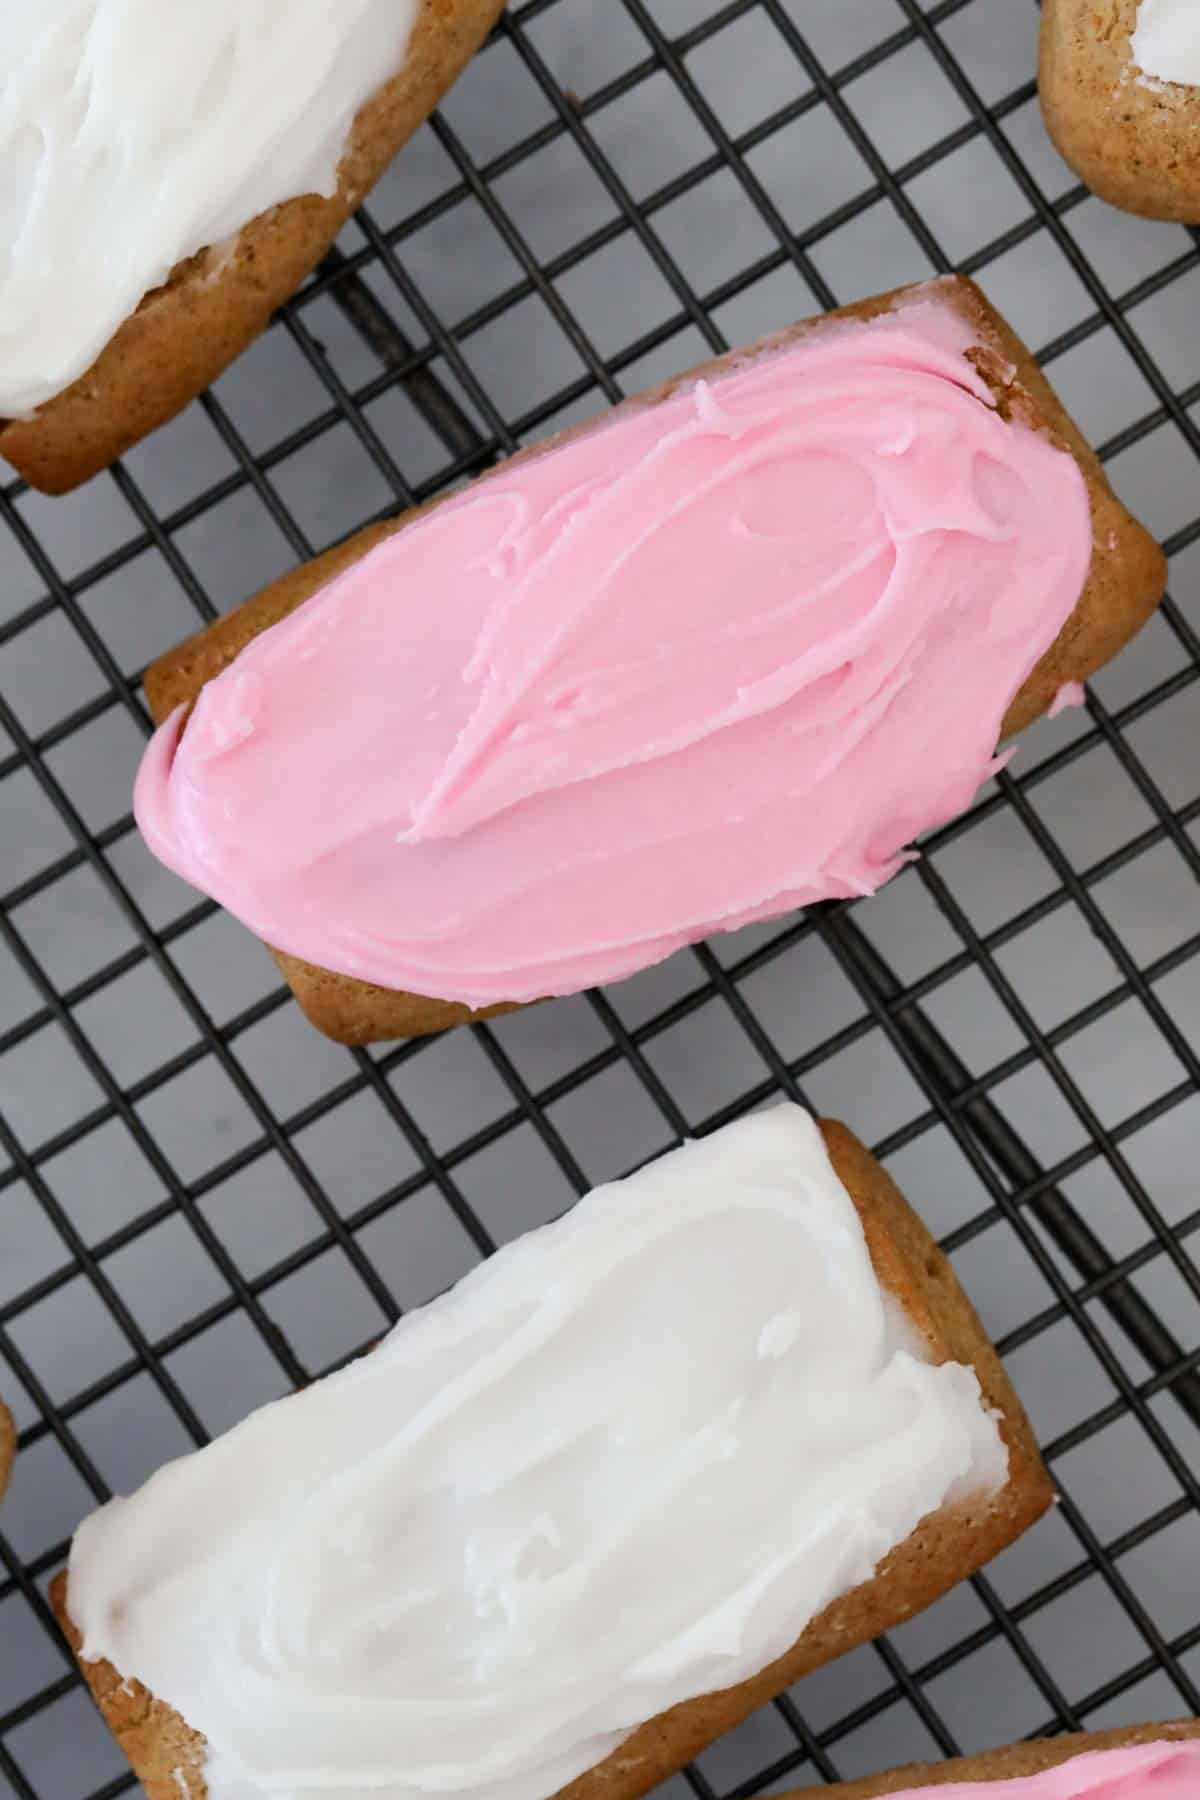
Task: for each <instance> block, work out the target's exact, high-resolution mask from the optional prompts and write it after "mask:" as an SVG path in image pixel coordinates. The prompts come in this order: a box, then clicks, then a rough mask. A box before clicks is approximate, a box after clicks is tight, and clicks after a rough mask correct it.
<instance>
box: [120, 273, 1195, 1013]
mask: <svg viewBox="0 0 1200 1800" xmlns="http://www.w3.org/2000/svg"><path fill="white" fill-rule="evenodd" d="M926 298H929V299H934V300H936V301H937V302H938V303H939V304H940V305H945V306H947V307H949V308H951V309H953V311H954V312H955V313H956V314H957V315H958V316H959V317H960V318H961V319H962V320H964V321H965V322H966V323H967V324H968V326H969V329H970V331H971V333H972V336H973V339H974V341H975V344H976V346H977V347H976V348H975V349H973V350H972V351H971V353H970V356H971V360H972V361H973V362H974V364H975V366H976V369H977V371H978V373H979V374H980V375H981V376H982V378H983V379H984V381H985V382H986V384H987V386H988V387H989V388H990V389H991V391H992V393H993V394H994V396H995V399H996V406H997V411H998V413H999V414H1000V416H1001V417H1002V418H1004V419H1006V420H1009V419H1012V420H1017V421H1020V422H1022V423H1027V424H1029V425H1031V426H1033V427H1034V428H1035V429H1036V430H1037V431H1038V432H1039V433H1041V434H1043V435H1044V436H1045V437H1046V438H1047V439H1049V440H1050V441H1051V442H1052V443H1053V444H1054V445H1055V447H1056V448H1060V449H1064V450H1066V451H1069V453H1070V454H1071V455H1072V456H1073V457H1074V458H1075V460H1076V462H1077V466H1078V467H1079V469H1080V470H1081V472H1082V475H1083V478H1084V482H1085V485H1086V489H1087V494H1088V498H1089V501H1090V509H1091V527H1092V556H1091V563H1090V568H1089V571H1088V575H1087V579H1086V582H1085V585H1084V587H1083V590H1082V592H1081V594H1080V597H1079V600H1078V602H1077V604H1076V606H1075V609H1074V611H1073V612H1072V614H1071V615H1070V617H1069V618H1068V619H1067V621H1066V624H1065V625H1064V626H1063V628H1062V630H1061V631H1060V633H1059V635H1058V637H1057V639H1056V641H1055V642H1054V643H1053V644H1052V645H1051V647H1050V649H1049V650H1048V651H1047V652H1046V654H1045V655H1044V656H1043V657H1042V658H1041V660H1040V662H1039V663H1038V664H1037V665H1036V667H1035V668H1034V669H1033V671H1032V673H1031V674H1030V675H1029V678H1028V679H1027V680H1026V681H1025V683H1024V685H1023V686H1022V687H1021V689H1020V690H1019V692H1018V693H1017V694H1016V697H1015V698H1014V700H1013V702H1012V704H1011V707H1010V708H1009V711H1008V714H1007V717H1006V718H1005V720H1004V730H1005V734H1006V735H1008V734H1011V733H1013V732H1017V731H1019V730H1021V729H1022V728H1023V727H1024V726H1025V725H1027V724H1029V723H1030V722H1031V721H1032V720H1033V719H1035V718H1037V717H1038V716H1039V715H1040V714H1042V713H1043V712H1045V711H1046V710H1047V708H1048V707H1049V706H1050V705H1051V704H1052V702H1053V700H1054V698H1055V696H1056V694H1057V693H1058V692H1059V690H1060V688H1062V687H1063V686H1064V684H1067V683H1073V682H1080V681H1083V680H1085V679H1086V678H1087V677H1088V676H1090V675H1091V674H1093V673H1094V672H1095V671H1096V670H1097V669H1098V668H1100V667H1101V666H1102V665H1103V664H1104V663H1105V662H1107V661H1108V659H1109V658H1110V657H1111V656H1113V655H1114V654H1115V653H1116V651H1117V650H1119V649H1120V647H1121V646H1122V645H1123V644H1124V643H1125V642H1126V641H1127V639H1128V638H1130V637H1131V636H1132V635H1133V633H1134V632H1135V631H1136V630H1137V629H1138V628H1139V626H1140V625H1142V624H1143V623H1144V621H1145V620H1146V618H1147V617H1148V616H1149V614H1150V613H1151V612H1152V610H1153V609H1154V607H1155V605H1156V604H1157V602H1158V600H1159V598H1160V596H1161V593H1162V589H1163V585H1164V579H1165V565H1164V560H1163V557H1162V553H1161V551H1160V550H1159V548H1158V546H1157V545H1156V544H1155V543H1154V542H1153V541H1152V540H1151V538H1150V537H1149V536H1148V535H1147V533H1146V532H1145V531H1144V530H1143V529H1142V527H1141V526H1140V525H1138V524H1137V523H1136V521H1135V520H1133V519H1132V518H1131V517H1130V515H1129V513H1128V512H1127V511H1126V510H1125V508H1124V507H1123V506H1122V505H1121V503H1120V501H1119V500H1118V499H1117V498H1116V496H1115V495H1114V494H1113V492H1112V490H1111V489H1110V487H1109V486H1108V483H1107V481H1106V479H1105V477H1104V473H1103V470H1102V468H1101V466H1100V463H1099V461H1098V459H1097V458H1096V456H1095V455H1094V453H1093V452H1092V451H1091V450H1090V449H1089V447H1088V446H1087V444H1086V443H1085V441H1084V439H1083V438H1082V436H1081V435H1080V433H1079V431H1078V429H1077V428H1076V426H1075V425H1074V424H1073V423H1072V421H1071V420H1070V419H1069V417H1068V416H1067V414H1066V413H1065V411H1064V410H1063V408H1062V406H1061V405H1060V403H1059V402H1058V400H1057V399H1056V398H1055V396H1054V394H1053V392H1052V390H1051V388H1050V387H1049V384H1048V383H1047V382H1046V380H1045V378H1044V377H1043V375H1042V374H1041V372H1040V370H1039V369H1038V368H1037V366H1036V364H1035V362H1034V361H1033V359H1032V357H1031V356H1030V354H1029V352H1028V351H1027V350H1026V349H1025V348H1024V346H1023V345H1022V344H1021V343H1020V342H1019V341H1018V339H1017V338H1016V337H1015V336H1014V334H1013V333H1012V332H1011V331H1010V330H1009V328H1008V326H1007V325H1006V324H1005V323H1004V321H1003V320H1002V319H1001V318H1000V317H999V315H998V314H997V313H996V312H995V311H994V310H993V309H992V308H991V306H990V305H989V304H988V302H987V301H986V299H985V298H984V296H983V295H982V294H981V293H980V292H979V290H978V289H977V288H976V287H974V286H973V284H972V283H970V282H969V281H966V280H963V279H961V278H957V277H947V278H945V279H944V280H942V281H939V282H936V283H930V284H928V285H927V286H924V287H918V288H914V289H905V290H901V291H900V292H899V293H898V294H885V295H881V296H879V297H878V298H876V299H872V300H867V301H863V302H860V303H859V304H857V305H855V306H850V307H846V308H843V309H842V310H841V311H840V312H837V313H833V314H829V315H827V316H826V317H824V318H819V319H816V320H810V321H806V322H804V323H802V324H799V325H797V326H794V327H792V328H791V329H790V330H788V331H785V332H783V333H781V334H779V336H778V337H776V338H771V339H767V340H765V341H764V342H763V343H762V344H759V345H755V346H753V347H752V348H751V349H750V350H749V351H746V350H743V351H737V352H734V353H732V354H731V355H729V356H725V357H721V358H718V359H717V360H716V361H714V362H712V363H709V364H706V365H705V366H704V367H702V368H701V369H699V370H693V371H691V372H690V373H688V374H686V375H681V376H679V377H677V378H676V379H675V380H673V381H669V382H666V383H664V384H663V385H662V386H661V387H658V388H655V389H653V390H651V391H650V392H648V393H646V394H642V395H639V396H637V397H636V398H634V399H632V400H629V401H626V402H625V403H623V405H622V406H620V407H618V408H616V409H615V410H614V412H613V413H611V414H609V415H607V416H606V417H605V418H604V419H602V420H600V421H599V422H589V423H587V424H585V425H584V426H581V427H576V428H574V429H573V430H572V431H569V432H567V433H565V434H563V436H562V437H560V438H558V439H552V440H550V441H549V442H548V443H544V444H537V445H535V446H533V447H532V448H530V449H528V450H525V451H522V452H521V453H520V454H519V456H517V457H514V458H512V459H510V460H509V461H508V462H506V463H504V464H503V465H501V469H502V471H504V472H508V471H511V470H512V468H513V467H514V466H516V465H517V464H519V463H521V462H525V461H528V460H530V459H533V458H538V457H543V456H546V455H548V454H552V453H553V451H554V450H555V448H556V447H558V446H559V445H561V444H564V443H567V442H569V441H571V440H572V439H575V438H577V437H579V436H580V435H582V434H583V433H586V432H591V431H597V430H598V429H603V428H604V427H605V426H607V425H608V424H610V423H611V422H612V421H613V420H617V419H620V418H622V417H625V418H629V417H630V416H631V415H633V414H641V413H643V412H644V411H645V410H646V409H649V408H653V407H654V406H656V405H657V404H659V403H661V402H662V401H664V400H667V399H668V398H669V397H670V396H671V395H673V394H674V393H675V392H676V390H678V389H680V388H685V389H689V390H690V389H691V388H692V387H693V384H695V383H696V382H698V381H700V380H710V379H712V378H713V377H715V376H720V375H722V374H725V373H729V372H731V371H733V370H734V369H738V368H742V367H744V366H746V365H748V364H749V365H751V366H752V365H753V364H754V362H755V361H756V359H758V358H759V357H761V356H764V355H766V354H767V353H769V352H771V351H773V350H778V349H781V348H784V347H786V346H788V345H791V344H794V343H796V342H798V341H799V340H801V339H803V338H807V337H813V338H816V337H818V336H819V335H820V334H821V333H822V332H825V331H828V330H830V329H831V328H833V329H836V327H837V326H838V325H839V324H841V323H842V322H844V321H845V320H848V319H853V320H869V319H872V318H877V317H879V316H880V315H882V314H884V313H888V312H890V311H892V310H893V309H894V308H896V307H898V306H903V305H904V304H912V303H914V302H919V301H922V300H924V299H926ZM487 480H488V477H486V476H485V477H484V478H483V480H482V482H480V483H476V485H475V488H474V490H473V492H476V493H477V492H479V491H480V489H481V488H484V487H485V486H486V482H487ZM436 504H439V503H432V504H431V506H427V507H423V508H418V509H416V510H415V511H413V512H410V513H408V514H406V515H404V516H403V517H401V518H400V519H398V520H396V521H394V522H389V523H387V524H382V525H374V526H371V527H369V528H368V529H367V530H365V531H363V532H360V533H359V534H358V535H356V536H355V537H353V538H351V539H350V540H349V541H348V542H346V543H344V544H340V545H338V546H337V547H336V548H334V549H332V550H329V551H327V552H326V553H325V554H324V555H322V556H319V557H317V558H316V559H315V560H314V561H312V562H311V563H308V564H306V565H304V566H303V567H301V568H298V569H295V570H293V571H292V572H290V573H289V574H287V575H284V576H282V577H281V578H280V579H279V580H277V581H275V582H273V583H272V584H271V585H270V586H269V587H268V588H266V589H264V590H263V591H262V592H261V593H259V594H257V595H255V596H254V597H253V598H252V599H250V600H247V601H245V602H244V603H243V604H242V605H241V606H239V607H237V608H236V609H235V610H234V611H233V612H232V613H230V614H228V615H227V616H226V617H224V618H222V619H220V620H218V621H217V622H216V623H214V624H213V625H211V626H210V627H209V628H208V629H207V630H205V631H203V632H201V633H200V634H199V635H198V636H196V637H193V638H192V639H190V640H189V641H188V642H186V643H184V644H182V645H181V646H179V647H178V648H177V649H175V650H173V651H171V652H169V653H168V654H167V655H165V656H163V657H160V658H159V659H158V661H157V662H155V663H154V664H153V665H152V666H151V668H150V669H149V670H148V672H147V675H146V684H145V685H146V694H147V698H148V700H149V703H150V708H151V711H152V713H153V715H154V718H155V720H156V722H158V723H160V724H161V722H162V721H163V720H164V719H166V718H167V717H168V716H169V715H170V714H171V713H172V711H173V710H174V709H176V708H177V707H179V706H180V705H185V704H190V703H191V702H194V700H195V699H196V697H197V695H198V694H199V692H200V690H201V688H202V687H203V686H204V684H205V683H206V682H208V681H209V680H211V679H212V678H213V677H214V676H216V675H218V674H219V673H220V672H221V671H222V670H223V669H224V668H226V667H227V666H228V664H229V663H231V662H232V661H233V660H234V658H236V657H237V656H238V654H239V652H240V651H241V650H242V649H243V648H244V647H245V646H246V645H247V644H249V643H250V642H251V640H252V639H253V638H255V637H256V636H257V634H258V633H260V632H262V631H263V630H264V629H266V628H267V627H268V626H271V625H273V624H275V623H276V622H278V621H279V620H281V619H283V618H284V617H285V616H286V615H287V614H289V613H291V612H292V611H293V610H294V609H295V608H296V607H298V606H299V605H300V604H301V603H302V602H303V601H305V600H306V599H308V598H309V596H311V595H313V594H315V593H316V592H318V591H319V590H320V589H322V588H323V587H325V586H326V585H328V583H329V582H330V581H331V580H332V579H333V578H334V577H336V576H337V575H339V574H340V573H341V572H342V571H343V570H345V569H347V568H349V567H350V566H351V565H352V564H353V563H355V562H356V561H357V560H358V559H359V558H361V557H362V556H363V555H364V554H365V553H366V552H368V551H369V550H371V549H372V548H374V547H375V546H376V545H378V544H380V543H381V542H382V541H383V540H384V539H385V538H387V537H388V536H390V535H391V534H393V533H396V532H400V531H403V530H404V529H405V528H406V527H407V526H408V525H409V524H411V523H412V522H413V521H414V520H415V519H417V518H419V517H421V516H422V515H423V514H427V513H428V512H430V511H431V510H432V509H433V505H436ZM275 954H276V957H277V960H278V962H279V965H280V967H281V969H282V971H283V973H284V976H285V977H286V979H287V981H288V983H289V985H290V987H291V988H292V991H293V993H294V994H295V996H296V998H297V1000H298V1001H299V1003H300V1005H301V1007H302V1009H303V1010H304V1012H305V1014H306V1015H307V1016H308V1018H309V1019H310V1020H311V1022H312V1023H313V1024H314V1025H316V1026H317V1028H318V1029H319V1030H321V1031H322V1032H324V1033H325V1034H326V1035H327V1036H329V1037H331V1038H334V1039H335V1040H337V1041H338V1042H341V1043H347V1044H363V1043H370V1042H374V1041H378V1040H384V1039H392V1038H404V1037H412V1036H419V1035H422V1034H424V1033H427V1032H434V1031H440V1030H442V1029H444V1028H445V1027H447V1026H450V1025H455V1024H458V1023H460V1022H462V1021H464V1020H467V1019H470V1018H472V1017H488V1016H491V1014H493V1013H495V1012H499V1011H505V1010H508V1009H507V1007H506V1006H503V1005H501V1006H490V1007H487V1008H485V1009H483V1010H481V1011H480V1012H479V1013H472V1011H471V1009H470V1008H469V1007H468V1006H467V1005H465V1004H460V1003H458V1002H457V1001H454V1000H444V999H439V998H429V997H426V996H423V995H418V994H412V993H405V992H399V991H396V990H394V989H391V988H387V987H381V986H378V985H375V984H373V983H372V982H370V981H367V980H363V979H359V978H357V977H355V976H353V975H348V974H345V973H342V972H335V971H332V970H330V969H327V968H322V967H319V966H317V965H316V964H314V963H313V962H311V961H305V960H302V959H301V958H300V957H299V956H297V955H294V954H287V953H284V952H281V951H276V952H275Z"/></svg>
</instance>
